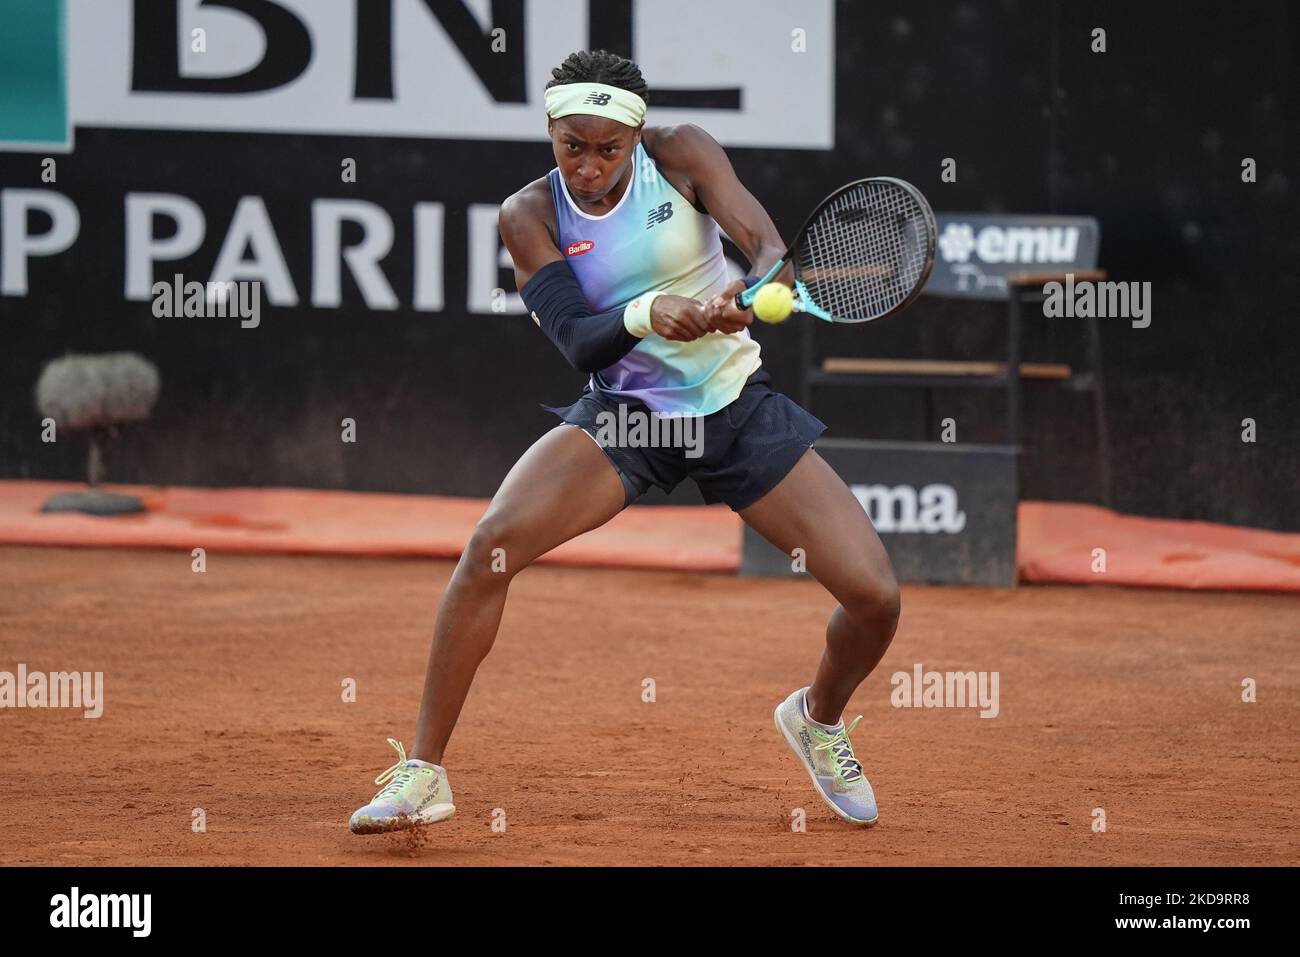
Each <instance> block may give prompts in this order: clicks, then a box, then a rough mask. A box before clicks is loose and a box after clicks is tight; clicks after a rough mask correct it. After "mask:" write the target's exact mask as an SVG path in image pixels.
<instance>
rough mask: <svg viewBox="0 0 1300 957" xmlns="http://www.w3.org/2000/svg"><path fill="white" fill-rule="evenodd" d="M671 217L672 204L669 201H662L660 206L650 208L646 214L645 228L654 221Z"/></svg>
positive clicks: (658, 221)
mask: <svg viewBox="0 0 1300 957" xmlns="http://www.w3.org/2000/svg"><path fill="white" fill-rule="evenodd" d="M672 218H673V204H672V202H671V201H670V202H667V203H664V204H663V205H662V206H658V207H656V208H655V209H652V210H650V213H649V214H648V215H647V216H646V220H645V228H646V229H649V228H650V227H651V226H653V225H654V224H655V223H662V222H663V221H664V220H666V219H672Z"/></svg>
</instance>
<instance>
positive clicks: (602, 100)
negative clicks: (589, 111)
mask: <svg viewBox="0 0 1300 957" xmlns="http://www.w3.org/2000/svg"><path fill="white" fill-rule="evenodd" d="M609 97H610V94H608V93H588V94H587V98H586V99H585V100H583V101H582V102H583V103H594V104H596V105H597V106H604V105H605V104H606V103H608V102H609Z"/></svg>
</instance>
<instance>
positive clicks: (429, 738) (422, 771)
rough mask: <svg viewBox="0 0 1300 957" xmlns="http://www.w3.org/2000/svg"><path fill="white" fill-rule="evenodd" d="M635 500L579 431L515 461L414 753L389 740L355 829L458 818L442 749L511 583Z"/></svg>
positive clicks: (456, 600)
mask: <svg viewBox="0 0 1300 957" xmlns="http://www.w3.org/2000/svg"><path fill="white" fill-rule="evenodd" d="M626 497H627V492H626V491H625V488H624V485H623V480H622V479H621V477H620V476H619V473H618V472H617V471H616V470H615V468H614V466H613V465H612V464H611V462H610V460H609V459H608V458H607V457H606V455H605V453H604V452H603V451H602V450H601V449H600V447H599V446H598V445H596V443H595V442H594V441H593V440H592V438H591V436H590V435H588V434H586V433H584V432H583V431H582V430H581V429H579V428H576V427H574V426H572V425H561V426H557V427H556V428H554V429H552V430H551V431H550V432H548V433H546V435H544V436H542V437H541V438H540V439H539V440H538V441H537V442H535V443H534V444H533V445H532V447H531V448H529V449H528V451H527V452H525V453H524V455H523V457H522V458H520V459H519V461H518V462H516V463H515V465H514V467H513V468H512V469H511V470H510V472H509V474H508V475H506V478H505V481H503V482H502V483H501V488H500V489H498V490H497V493H496V495H495V496H494V497H493V498H492V503H491V505H489V506H488V510H487V512H486V513H485V514H484V516H483V518H482V519H480V520H479V523H478V526H477V527H476V528H475V529H474V533H473V535H472V536H471V537H470V541H469V544H468V545H466V547H465V551H464V552H463V553H462V554H461V558H460V562H459V563H458V564H457V565H456V569H455V571H454V572H453V573H452V576H451V580H450V581H449V582H448V583H447V588H446V590H445V591H444V592H443V596H442V601H441V603H440V604H439V607H438V617H437V621H436V623H435V625H434V638H433V648H432V651H431V652H430V655H429V665H428V669H427V671H426V673H425V679H424V694H423V697H422V699H421V701H420V713H419V718H418V719H417V723H416V734H415V746H414V748H413V749H412V751H411V756H410V758H409V759H408V758H407V756H406V754H405V752H404V751H403V750H402V748H401V745H400V744H399V743H398V742H396V741H392V740H391V739H390V742H391V743H392V744H393V746H394V747H395V748H397V750H398V761H397V764H395V765H393V767H392V768H390V769H389V771H387V772H385V773H384V774H383V775H381V776H380V778H379V779H377V780H376V783H377V784H383V783H386V782H387V787H385V788H384V790H382V791H381V792H380V793H379V794H377V795H375V798H374V800H372V801H371V803H370V804H368V805H366V806H365V807H363V808H360V809H359V810H357V812H356V813H355V814H353V815H352V821H351V828H352V830H353V831H355V832H357V833H361V834H368V833H376V832H381V831H387V830H392V829H395V828H403V827H409V826H412V825H413V824H418V823H429V822H432V821H438V820H442V819H444V818H447V817H450V816H451V815H452V814H453V813H454V811H455V807H454V805H453V804H452V801H451V786H450V784H449V783H448V781H447V775H446V771H445V770H444V769H443V768H442V767H441V766H440V765H441V762H442V753H443V749H444V748H446V746H447V739H448V738H450V737H451V732H452V729H453V728H454V727H455V725H456V720H457V718H459V716H460V711H461V707H462V706H463V705H464V703H465V698H466V696H467V695H468V694H469V688H470V684H471V683H472V682H473V680H474V674H475V672H476V671H477V670H478V666H479V664H480V663H481V662H482V661H483V659H484V658H485V657H486V656H487V653H488V652H489V651H490V650H491V648H492V644H493V642H494V641H495V640H496V634H497V628H498V626H499V625H500V623H501V612H502V609H503V608H504V606H505V600H506V591H507V590H508V589H509V587H510V580H511V579H512V578H513V577H514V576H515V575H516V574H518V573H519V571H520V570H522V569H523V568H525V567H527V565H528V564H529V563H530V562H532V561H533V560H534V559H536V558H538V557H539V556H541V555H543V554H545V553H546V552H548V551H550V550H551V549H552V548H555V547H556V546H557V545H561V544H563V543H564V542H567V541H568V540H569V539H571V538H575V537H577V536H578V535H581V534H582V533H583V532H586V531H589V530H591V529H593V528H597V527H598V526H600V525H603V524H605V522H607V521H609V519H611V518H613V517H614V516H615V515H617V514H618V513H619V512H620V511H621V510H622V508H623V506H624V503H625V500H626Z"/></svg>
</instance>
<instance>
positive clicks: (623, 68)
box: [546, 50, 650, 104]
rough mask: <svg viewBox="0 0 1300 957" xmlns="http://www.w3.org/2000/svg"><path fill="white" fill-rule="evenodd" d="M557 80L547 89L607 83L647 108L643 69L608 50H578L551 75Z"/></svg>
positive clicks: (647, 92)
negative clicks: (629, 94) (579, 84)
mask: <svg viewBox="0 0 1300 957" xmlns="http://www.w3.org/2000/svg"><path fill="white" fill-rule="evenodd" d="M551 76H552V77H554V79H553V80H551V81H550V82H549V83H547V84H546V89H548V90H549V89H550V88H551V87H553V86H563V85H564V84H565V83H606V84H608V85H609V86H617V87H619V88H620V89H623V90H627V91H628V92H630V93H635V94H636V95H637V96H639V97H641V99H643V100H645V101H646V103H647V104H648V103H649V102H650V87H649V85H648V84H647V83H646V81H645V79H644V78H643V77H642V76H641V68H640V67H639V66H637V65H636V64H635V63H633V62H632V61H631V60H628V59H626V58H624V57H621V56H619V55H618V54H617V53H610V52H609V51H608V50H577V51H575V52H574V53H570V54H569V55H568V56H567V57H565V58H564V62H563V63H561V64H560V65H559V66H557V67H556V68H555V69H553V70H552V71H551Z"/></svg>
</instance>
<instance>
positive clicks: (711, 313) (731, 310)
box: [704, 279, 754, 332]
mask: <svg viewBox="0 0 1300 957" xmlns="http://www.w3.org/2000/svg"><path fill="white" fill-rule="evenodd" d="M745 288H746V287H745V280H743V279H733V280H732V281H731V282H729V283H727V288H726V289H724V290H723V291H722V292H721V293H719V294H718V295H716V296H714V297H713V298H712V299H710V300H709V301H708V302H706V303H705V304H704V317H705V320H706V321H707V322H708V323H709V328H710V329H712V330H714V331H715V332H739V331H740V330H741V329H744V328H745V327H746V326H748V325H750V324H751V323H753V321H754V312H753V310H752V309H737V308H736V294H737V293H741V292H744V291H745Z"/></svg>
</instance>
